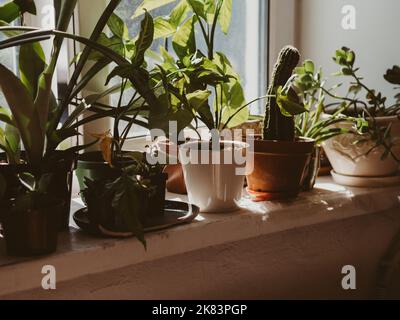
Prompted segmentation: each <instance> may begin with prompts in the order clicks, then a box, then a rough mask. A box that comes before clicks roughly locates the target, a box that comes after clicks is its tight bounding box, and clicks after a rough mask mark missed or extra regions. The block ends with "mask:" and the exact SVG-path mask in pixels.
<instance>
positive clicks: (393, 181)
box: [331, 170, 400, 188]
mask: <svg viewBox="0 0 400 320" xmlns="http://www.w3.org/2000/svg"><path fill="white" fill-rule="evenodd" d="M331 174H332V177H333V180H334V181H335V182H336V183H337V184H340V185H343V186H347V187H360V188H384V187H391V186H397V185H400V172H398V173H397V175H394V176H387V177H357V176H346V175H343V174H339V173H336V172H335V171H333V170H332V171H331Z"/></svg>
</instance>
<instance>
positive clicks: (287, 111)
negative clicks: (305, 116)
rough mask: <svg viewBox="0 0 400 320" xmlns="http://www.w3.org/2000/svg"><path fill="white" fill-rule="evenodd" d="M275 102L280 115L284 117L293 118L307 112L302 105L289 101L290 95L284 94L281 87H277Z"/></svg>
mask: <svg viewBox="0 0 400 320" xmlns="http://www.w3.org/2000/svg"><path fill="white" fill-rule="evenodd" d="M276 102H277V104H278V106H279V108H280V110H281V112H282V114H283V115H284V116H286V117H293V116H295V115H299V114H302V113H304V112H306V111H307V109H306V108H305V107H304V105H302V104H300V103H297V102H295V101H294V99H291V97H290V94H287V93H286V92H284V91H283V88H282V87H279V88H278V90H277V94H276Z"/></svg>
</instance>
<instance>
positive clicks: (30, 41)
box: [0, 0, 120, 229]
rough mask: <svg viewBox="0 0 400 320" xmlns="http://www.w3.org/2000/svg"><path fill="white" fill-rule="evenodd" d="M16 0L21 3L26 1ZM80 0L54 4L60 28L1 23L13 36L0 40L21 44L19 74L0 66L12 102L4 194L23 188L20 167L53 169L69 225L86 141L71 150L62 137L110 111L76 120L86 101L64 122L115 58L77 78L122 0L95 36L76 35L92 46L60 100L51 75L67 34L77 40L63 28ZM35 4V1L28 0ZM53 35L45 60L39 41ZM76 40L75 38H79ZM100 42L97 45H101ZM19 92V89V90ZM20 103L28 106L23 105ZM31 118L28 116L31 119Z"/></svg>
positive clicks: (5, 134)
mask: <svg viewBox="0 0 400 320" xmlns="http://www.w3.org/2000/svg"><path fill="white" fill-rule="evenodd" d="M22 2H23V1H22ZM22 2H21V1H18V4H20V3H22ZM76 2H77V1H68V2H63V3H62V4H61V6H56V8H58V10H59V14H57V16H58V20H57V30H39V29H36V28H31V27H25V26H22V27H14V26H10V25H8V24H7V23H5V22H2V27H0V32H3V33H4V34H5V35H7V36H9V37H10V38H9V39H6V40H3V41H1V42H0V48H1V49H5V48H9V47H14V46H20V50H19V69H20V70H19V71H20V72H19V73H20V75H21V79H18V78H17V77H16V76H14V74H13V73H12V72H11V71H10V70H8V69H7V68H5V67H4V66H2V65H1V66H0V72H1V77H0V78H1V80H0V86H1V88H2V91H3V93H4V95H5V98H6V100H7V102H8V104H9V107H10V111H8V110H6V109H2V110H1V115H2V116H1V119H0V120H1V121H3V122H5V123H6V128H5V130H4V131H3V130H2V131H1V132H0V134H1V137H0V145H1V148H2V149H3V150H4V151H5V154H4V155H3V156H2V157H3V158H2V159H1V160H2V164H1V166H0V170H1V173H2V175H3V177H5V181H6V183H7V186H6V192H5V193H6V198H7V199H8V198H12V197H15V196H16V195H17V194H18V192H19V189H20V187H21V186H20V183H19V180H18V179H17V175H18V174H20V173H22V172H26V171H28V172H30V173H32V174H34V175H35V176H36V177H37V178H38V179H40V176H41V175H44V174H47V173H52V177H53V178H52V180H51V182H50V186H49V194H50V195H52V196H54V197H56V198H62V199H63V200H64V201H63V202H64V207H63V209H62V210H59V211H58V212H59V219H58V221H59V227H60V229H66V228H67V227H68V226H69V213H70V212H69V211H70V200H71V189H72V171H73V169H74V167H75V163H76V159H75V158H76V156H75V155H76V153H77V152H78V151H79V150H80V149H81V148H85V146H75V147H71V148H68V149H67V150H60V148H59V146H60V144H61V142H63V141H65V140H66V139H68V138H70V137H73V136H75V135H77V134H78V131H77V129H78V127H79V126H80V125H82V124H84V123H86V122H89V121H92V120H95V119H96V118H99V117H104V116H107V114H103V115H96V116H94V117H89V118H87V119H84V120H83V121H79V122H78V123H75V121H76V120H77V119H78V117H79V116H80V115H81V113H82V112H83V111H84V110H85V108H84V106H78V107H77V108H76V109H75V110H74V111H73V112H72V113H71V114H70V115H69V116H68V117H67V119H66V120H65V119H64V120H63V121H61V119H62V116H63V115H65V114H66V112H67V110H68V108H69V106H70V104H71V102H72V101H73V100H74V99H75V97H76V95H77V94H78V93H79V92H80V91H81V90H82V88H84V87H85V85H86V84H87V83H88V82H89V81H90V79H92V78H93V77H94V76H95V75H96V74H97V73H98V72H99V71H100V70H101V68H102V67H105V66H106V65H107V64H109V63H110V62H111V60H107V61H102V64H101V65H96V66H95V67H93V68H92V69H90V70H89V71H88V72H87V74H85V75H84V76H83V77H82V80H78V77H79V75H80V74H81V72H82V69H83V66H84V65H85V62H86V61H87V58H88V57H89V54H90V48H91V47H90V46H91V45H92V46H93V45H97V44H96V43H95V42H94V41H93V40H96V39H97V38H98V37H99V36H100V32H99V31H98V30H100V31H101V30H102V29H103V28H104V26H105V24H106V22H107V21H108V18H109V17H110V16H111V15H112V13H113V10H114V9H115V7H116V6H117V5H118V3H119V2H120V1H115V0H113V1H111V2H110V4H109V5H108V7H107V8H106V10H105V11H104V13H103V15H102V16H101V18H100V19H99V22H98V24H97V26H96V28H95V30H94V32H93V34H92V36H91V39H93V40H90V39H85V38H82V37H77V38H78V39H80V40H81V41H84V42H85V43H86V44H87V45H88V46H87V47H86V49H85V51H84V52H83V54H82V56H81V57H80V59H79V62H78V63H77V67H76V69H75V72H74V75H73V77H72V79H71V81H70V82H69V84H68V92H67V94H66V95H65V96H64V97H63V98H62V99H60V100H59V102H57V100H56V99H55V97H54V94H53V93H52V90H51V85H52V78H53V74H54V72H55V69H56V65H57V61H58V58H59V54H60V49H61V45H62V42H63V39H64V38H65V37H67V38H68V37H69V38H72V39H74V36H73V35H68V34H66V33H65V32H64V31H65V30H66V29H67V27H68V24H69V21H70V18H71V17H72V14H73V11H74V8H75V5H76ZM28 3H29V5H32V4H33V2H32V1H28ZM52 35H54V36H55V38H54V42H53V43H54V44H53V51H52V54H51V57H50V62H49V63H48V64H47V63H46V61H45V58H44V54H43V50H42V48H41V46H40V43H39V41H41V40H46V39H48V38H50V37H51V36H52ZM75 39H76V38H75ZM98 46H99V45H98ZM15 92H19V94H18V95H15ZM21 106H24V107H23V108H22V107H21ZM27 119H29V120H28V121H27ZM20 140H22V142H23V144H24V148H25V151H24V152H23V153H21V152H20Z"/></svg>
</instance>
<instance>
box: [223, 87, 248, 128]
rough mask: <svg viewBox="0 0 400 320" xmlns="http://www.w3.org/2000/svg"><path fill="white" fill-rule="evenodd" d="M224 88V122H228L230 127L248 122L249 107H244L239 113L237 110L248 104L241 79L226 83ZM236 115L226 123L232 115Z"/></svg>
mask: <svg viewBox="0 0 400 320" xmlns="http://www.w3.org/2000/svg"><path fill="white" fill-rule="evenodd" d="M223 87H224V90H223V93H222V94H223V98H224V99H223V101H224V103H225V106H224V110H223V117H222V123H223V124H227V127H228V128H233V127H237V126H239V125H241V124H242V123H244V122H246V121H247V120H248V118H249V115H250V110H249V108H248V107H247V108H243V109H242V110H241V111H240V112H239V113H237V111H238V110H239V109H240V108H241V107H242V106H244V105H245V104H246V99H245V97H244V91H243V88H242V86H241V84H240V82H239V81H233V82H232V83H230V84H225V85H224V86H223ZM234 114H235V116H234V117H233V118H232V119H231V120H230V121H229V123H226V122H227V121H228V120H229V119H230V118H231V116H232V115H234Z"/></svg>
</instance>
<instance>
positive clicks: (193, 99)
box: [186, 90, 211, 110]
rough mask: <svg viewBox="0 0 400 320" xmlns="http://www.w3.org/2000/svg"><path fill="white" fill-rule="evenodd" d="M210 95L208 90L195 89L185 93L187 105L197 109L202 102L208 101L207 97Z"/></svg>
mask: <svg viewBox="0 0 400 320" xmlns="http://www.w3.org/2000/svg"><path fill="white" fill-rule="evenodd" d="M210 95H211V91H209V90H197V91H195V92H193V93H189V94H187V95H186V98H187V100H188V102H189V105H190V106H191V107H192V108H193V109H195V110H198V109H199V108H200V107H201V106H202V105H204V103H206V102H207V101H208V98H209V97H210Z"/></svg>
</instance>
